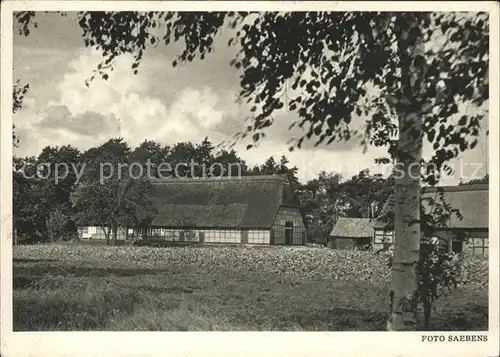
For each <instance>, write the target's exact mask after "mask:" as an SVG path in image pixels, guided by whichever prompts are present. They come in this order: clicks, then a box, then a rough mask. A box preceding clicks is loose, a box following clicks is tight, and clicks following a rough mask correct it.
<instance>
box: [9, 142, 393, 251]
mask: <svg viewBox="0 0 500 357" xmlns="http://www.w3.org/2000/svg"><path fill="white" fill-rule="evenodd" d="M191 161H192V162H195V163H200V164H204V165H196V166H194V167H193V170H190V169H188V168H187V167H185V166H182V165H180V166H179V167H180V169H179V170H178V171H175V172H174V171H173V172H171V175H172V177H176V173H177V174H178V175H180V176H181V177H191V176H192V177H207V176H209V175H210V174H213V173H210V172H203V170H206V171H207V170H208V168H210V167H211V165H212V164H214V163H218V164H220V165H219V167H220V168H221V169H222V170H223V171H222V172H218V173H216V174H217V176H232V177H234V176H237V175H239V174H241V175H242V176H250V175H284V176H285V177H286V178H287V179H288V181H289V183H290V185H291V187H292V190H293V191H294V193H295V195H296V196H297V198H298V199H299V201H300V204H301V206H302V211H303V213H304V217H305V219H306V222H305V223H306V224H307V226H308V229H309V236H310V241H311V242H316V243H325V242H326V238H327V236H328V233H329V232H330V230H331V229H332V227H333V225H334V224H335V222H336V220H337V219H338V217H341V216H348V217H371V218H373V217H376V216H377V215H378V214H379V213H380V210H381V209H382V206H383V204H384V203H385V201H386V200H387V198H388V197H389V195H390V194H391V192H392V188H393V185H394V178H393V176H389V177H388V178H386V177H384V176H383V175H381V174H372V173H371V172H370V171H369V170H368V169H365V170H362V171H360V172H359V174H357V175H354V176H352V177H350V178H347V179H344V177H343V176H342V174H341V173H336V172H325V171H322V172H320V173H319V174H318V176H317V177H316V178H313V179H310V180H308V181H307V182H304V183H302V182H300V180H299V178H298V173H299V169H298V168H297V167H296V166H293V165H291V164H290V161H289V160H288V158H287V157H286V156H285V155H282V156H281V157H273V156H270V157H269V158H267V159H266V160H265V161H264V163H263V164H261V165H255V166H253V167H251V166H249V165H248V164H247V163H246V162H245V160H243V159H242V158H241V157H240V156H239V155H238V154H237V152H236V151H235V150H234V149H217V148H216V147H215V146H214V145H213V143H212V142H210V140H208V138H205V139H204V140H203V141H201V142H200V143H193V142H179V143H176V144H174V145H171V146H170V145H161V144H159V143H157V142H153V141H149V140H145V141H144V142H142V143H141V144H140V145H139V146H137V147H136V148H133V149H132V148H131V147H130V146H129V145H128V144H127V143H126V142H125V141H124V140H123V139H121V138H115V139H111V140H109V141H107V142H105V143H104V144H102V145H100V146H98V147H92V148H89V149H87V150H85V151H83V152H81V151H80V150H78V149H77V148H75V147H73V146H71V145H64V146H47V147H45V148H44V149H43V150H42V151H41V153H40V154H39V155H38V156H37V157H34V156H32V157H24V158H20V157H14V161H13V163H14V168H13V169H14V170H13V213H14V228H15V230H16V233H17V234H18V236H24V237H30V238H32V239H34V240H38V241H47V240H67V239H72V238H75V237H76V236H77V226H86V225H95V226H102V227H106V229H105V232H104V234H105V237H106V242H107V243H108V244H113V243H116V239H117V231H118V228H119V227H130V228H145V227H147V226H148V224H149V223H150V222H151V220H152V219H153V217H154V215H155V214H156V212H155V208H154V207H153V204H152V201H151V197H150V195H149V193H150V190H151V185H150V179H151V178H152V179H155V178H158V177H159V175H158V171H156V170H154V169H155V168H157V167H159V166H160V165H161V164H162V163H169V165H170V166H172V167H174V166H175V165H176V164H183V163H187V162H191ZM61 163H64V165H66V167H69V168H70V169H69V170H66V171H65V170H60V169H59V170H58V165H60V164H61ZM103 163H106V166H104V165H102V164H103ZM132 163H137V164H139V165H141V166H143V167H145V166H146V165H149V166H150V167H152V168H153V169H152V170H151V171H149V172H148V175H146V172H142V176H141V175H140V172H138V170H135V171H136V172H130V171H128V170H130V168H132V167H133V165H132ZM118 164H121V165H122V168H121V170H122V172H120V173H118V172H116V171H115V172H109V171H110V170H116V169H117V167H118ZM127 164H128V165H127ZM234 164H237V165H234ZM126 165H127V166H126ZM227 168H229V170H228V169H227ZM36 170H38V172H35V171H36ZM230 170H233V171H234V172H230ZM125 171H127V172H125ZM132 171H134V170H132ZM131 173H132V175H131ZM102 176H105V177H106V179H105V180H103V179H102Z"/></svg>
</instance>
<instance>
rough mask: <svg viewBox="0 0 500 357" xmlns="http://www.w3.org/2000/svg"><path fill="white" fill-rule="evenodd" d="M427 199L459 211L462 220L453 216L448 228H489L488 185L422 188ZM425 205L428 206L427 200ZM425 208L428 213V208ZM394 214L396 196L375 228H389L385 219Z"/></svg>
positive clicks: (385, 206) (389, 200)
mask: <svg viewBox="0 0 500 357" xmlns="http://www.w3.org/2000/svg"><path fill="white" fill-rule="evenodd" d="M441 193H442V196H441ZM425 197H430V198H432V199H434V200H435V201H436V203H443V201H444V203H445V204H447V205H450V206H451V208H452V209H457V210H459V212H460V215H461V216H462V219H460V218H459V217H457V215H455V214H452V215H451V218H450V221H449V222H448V223H447V227H448V228H450V229H487V228H488V184H475V185H458V186H441V187H422V191H421V198H425ZM441 197H442V200H441ZM423 204H424V205H426V206H428V205H427V203H426V201H425V200H424V201H423ZM425 208H426V211H427V208H428V207H425ZM393 212H394V196H391V197H389V199H388V200H387V202H386V203H385V205H384V207H383V209H382V214H381V217H380V218H379V219H378V220H377V222H376V224H375V227H376V228H384V227H385V226H387V223H385V222H386V221H385V220H384V217H386V216H388V215H391V214H393Z"/></svg>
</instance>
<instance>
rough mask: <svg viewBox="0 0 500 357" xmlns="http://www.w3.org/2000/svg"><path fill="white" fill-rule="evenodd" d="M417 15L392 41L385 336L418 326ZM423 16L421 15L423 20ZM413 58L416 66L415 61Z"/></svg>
mask: <svg viewBox="0 0 500 357" xmlns="http://www.w3.org/2000/svg"><path fill="white" fill-rule="evenodd" d="M418 16H419V15H409V17H408V18H407V19H404V21H406V23H404V22H403V23H402V24H401V26H402V27H403V29H402V31H401V36H400V39H399V41H398V53H399V54H400V62H401V77H402V80H401V83H402V87H401V93H400V94H401V95H400V96H399V98H397V99H396V101H395V103H394V104H395V105H394V106H393V107H394V108H396V113H397V115H398V133H399V137H398V143H397V152H396V168H395V171H396V175H395V186H396V187H395V188H396V192H395V203H394V204H395V207H394V213H395V216H394V252H393V260H392V274H391V291H390V304H391V305H390V306H391V312H390V316H389V319H388V321H387V330H388V331H414V330H416V329H417V327H418V324H419V322H418V303H417V301H418V300H417V296H418V271H417V265H418V261H419V258H420V238H421V233H420V175H421V160H422V143H423V136H422V134H423V133H422V126H423V117H422V114H421V112H422V108H421V107H422V105H423V104H424V103H422V100H421V93H422V92H423V88H424V86H425V83H424V82H423V78H424V77H425V76H424V73H422V72H423V70H424V69H425V67H423V69H422V68H416V65H415V63H416V62H419V63H425V57H424V56H425V55H424V53H425V52H424V48H423V42H422V32H421V30H420V28H419V25H420V22H419V17H418ZM424 16H425V15H424ZM417 57H419V58H418V61H417Z"/></svg>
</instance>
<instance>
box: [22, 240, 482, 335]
mask: <svg viewBox="0 0 500 357" xmlns="http://www.w3.org/2000/svg"><path fill="white" fill-rule="evenodd" d="M464 259H465V260H464V269H463V273H464V275H463V280H464V284H461V285H460V286H459V287H458V288H457V289H456V290H454V291H453V293H452V294H451V295H450V296H448V297H445V298H442V299H440V300H438V302H437V305H436V310H435V311H433V315H432V320H431V329H432V330H474V331H478V330H487V329H488V281H487V279H488V262H487V260H485V258H483V257H477V258H474V257H467V258H464ZM13 264H14V266H13V285H14V286H13V287H14V290H13V314H14V330H15V331H57V330H63V331H68V330H71V331H75V330H80V331H82V330H115V331H141V330H143V331H200V330H202V331H206V330H219V331H229V330H231V331H242V330H243V331H277V330H281V331H294V330H295V331H297V330H302V331H303V330H306V331H377V330H379V331H383V330H384V329H385V321H386V318H387V314H388V309H389V304H388V295H389V278H390V271H389V268H388V267H387V257H386V256H379V255H375V254H373V253H371V252H360V251H347V250H331V249H326V248H325V249H320V248H308V247H260V248H259V247H224V246H206V247H169V248H151V247H133V246H118V247H109V246H100V245H83V244H77V243H74V244H40V245H31V246H28V245H27V246H14V248H13Z"/></svg>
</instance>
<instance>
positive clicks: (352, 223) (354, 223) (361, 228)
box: [330, 217, 375, 238]
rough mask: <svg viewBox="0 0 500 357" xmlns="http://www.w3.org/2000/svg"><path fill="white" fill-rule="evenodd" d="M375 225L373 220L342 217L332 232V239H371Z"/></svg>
mask: <svg viewBox="0 0 500 357" xmlns="http://www.w3.org/2000/svg"><path fill="white" fill-rule="evenodd" d="M374 223H375V221H374V220H373V219H371V218H349V217H340V218H339V219H338V220H337V223H335V226H334V227H333V229H332V231H331V232H330V237H342V238H370V237H371V236H372V235H373V225H374Z"/></svg>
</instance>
